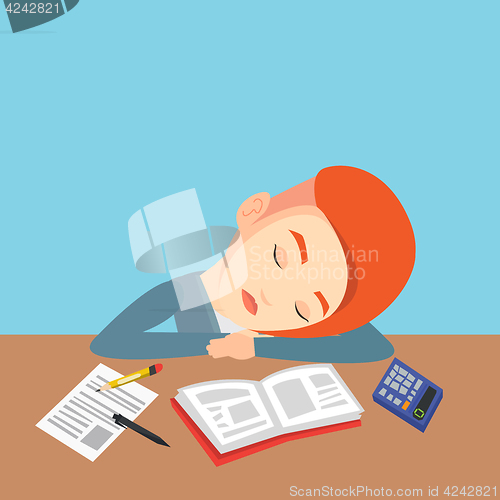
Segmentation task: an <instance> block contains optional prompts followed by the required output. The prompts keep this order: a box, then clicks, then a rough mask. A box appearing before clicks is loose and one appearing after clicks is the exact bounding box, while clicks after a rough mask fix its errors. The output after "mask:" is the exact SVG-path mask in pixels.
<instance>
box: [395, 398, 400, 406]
mask: <svg viewBox="0 0 500 500" xmlns="http://www.w3.org/2000/svg"><path fill="white" fill-rule="evenodd" d="M394 404H395V405H397V406H399V405H400V404H401V400H400V399H398V398H396V399H395V400H394Z"/></svg>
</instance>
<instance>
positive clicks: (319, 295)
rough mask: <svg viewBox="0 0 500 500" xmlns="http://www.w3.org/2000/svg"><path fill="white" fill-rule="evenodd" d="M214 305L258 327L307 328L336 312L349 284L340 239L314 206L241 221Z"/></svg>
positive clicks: (241, 322)
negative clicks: (247, 223)
mask: <svg viewBox="0 0 500 500" xmlns="http://www.w3.org/2000/svg"><path fill="white" fill-rule="evenodd" d="M226 262H227V267H225V268H224V270H223V271H222V274H221V276H222V277H223V278H222V279H221V280H220V282H219V283H220V284H221V285H220V286H221V287H222V288H224V293H222V294H221V295H222V296H221V298H220V299H218V300H215V301H212V303H213V305H214V308H215V309H216V310H217V311H219V312H220V313H221V314H222V315H224V316H226V317H227V318H229V319H231V320H232V321H233V322H234V323H236V324H237V325H239V326H241V327H242V328H247V329H249V330H256V331H261V332H263V331H272V330H289V329H295V328H302V327H304V326H307V325H311V324H314V323H317V322H319V321H321V320H322V319H324V318H326V317H328V316H330V315H331V314H333V312H334V311H335V310H336V309H337V307H338V306H339V305H340V303H341V301H342V299H343V297H344V294H345V291H346V288H347V278H348V276H347V271H348V270H347V263H346V260H345V256H344V252H343V250H342V246H341V243H340V240H339V238H338V236H337V234H336V232H335V230H334V229H333V227H332V226H331V224H330V223H329V222H328V220H327V219H326V217H325V216H324V215H323V213H322V212H321V211H320V210H319V209H318V208H316V207H313V206H301V207H294V208H289V209H286V210H282V211H280V212H278V213H275V214H273V215H269V216H268V217H265V218H263V219H262V220H257V221H256V222H255V223H253V224H252V225H251V226H249V227H241V226H240V237H239V240H238V241H237V242H236V243H235V244H234V245H232V246H231V247H230V249H229V250H228V252H227V254H226Z"/></svg>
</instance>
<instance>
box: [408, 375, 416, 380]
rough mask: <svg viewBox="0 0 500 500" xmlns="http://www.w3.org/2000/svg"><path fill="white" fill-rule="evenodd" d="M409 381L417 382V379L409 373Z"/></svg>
mask: <svg viewBox="0 0 500 500" xmlns="http://www.w3.org/2000/svg"><path fill="white" fill-rule="evenodd" d="M408 380H409V381H410V382H413V381H414V380H415V377H414V376H413V375H412V374H411V373H408Z"/></svg>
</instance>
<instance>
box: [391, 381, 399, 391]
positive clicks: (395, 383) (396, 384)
mask: <svg viewBox="0 0 500 500" xmlns="http://www.w3.org/2000/svg"><path fill="white" fill-rule="evenodd" d="M390 388H391V389H394V390H395V391H399V384H398V383H397V382H392V384H391V385H390Z"/></svg>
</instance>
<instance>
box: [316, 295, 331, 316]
mask: <svg viewBox="0 0 500 500" xmlns="http://www.w3.org/2000/svg"><path fill="white" fill-rule="evenodd" d="M314 295H316V297H318V299H319V301H320V302H321V307H322V308H323V317H325V314H326V313H327V312H328V309H330V305H329V304H328V302H327V301H326V299H325V297H324V296H323V294H322V293H321V292H314Z"/></svg>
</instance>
